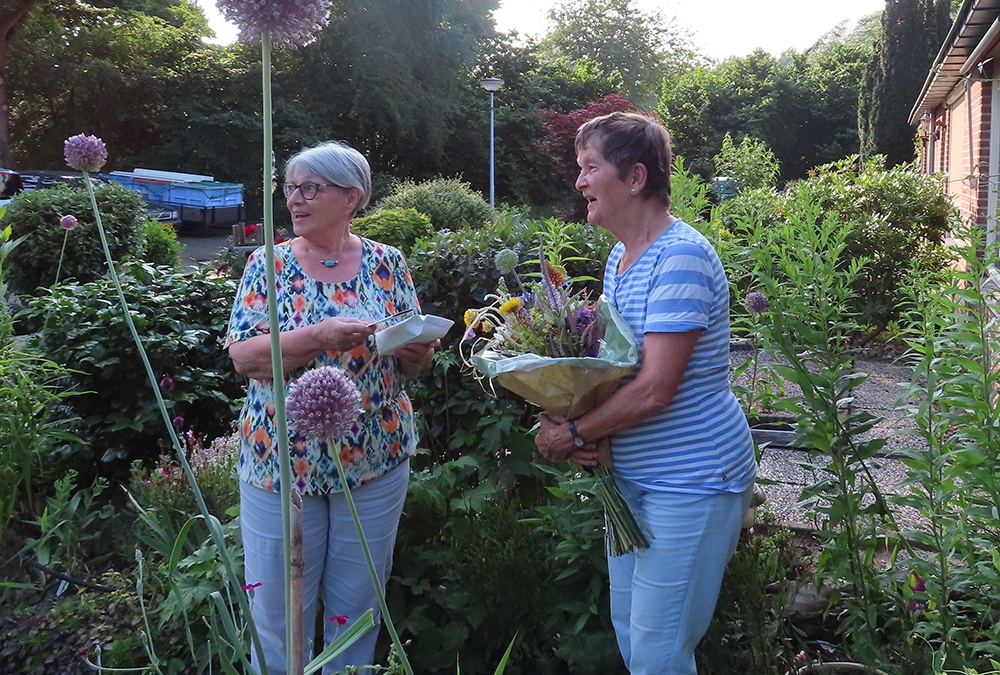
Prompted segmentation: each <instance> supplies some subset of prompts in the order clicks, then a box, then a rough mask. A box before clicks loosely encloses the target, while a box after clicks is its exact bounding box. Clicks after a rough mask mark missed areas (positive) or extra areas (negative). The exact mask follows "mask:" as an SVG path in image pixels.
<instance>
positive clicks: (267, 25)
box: [216, 0, 330, 49]
mask: <svg viewBox="0 0 1000 675" xmlns="http://www.w3.org/2000/svg"><path fill="white" fill-rule="evenodd" d="M216 5H217V6H218V7H219V11H220V12H222V15H223V16H224V17H226V18H227V19H228V20H230V21H232V22H233V23H235V24H236V25H237V26H238V27H239V29H240V39H241V40H243V41H244V42H254V41H256V40H258V39H259V38H260V35H261V33H263V32H264V31H267V33H268V35H269V37H270V39H271V44H273V45H275V46H278V47H288V48H289V49H295V48H296V47H304V46H305V45H307V44H309V43H310V42H312V41H313V40H314V39H316V33H318V32H319V31H321V30H322V29H323V27H324V26H326V25H327V23H329V18H330V0H218V2H216Z"/></svg>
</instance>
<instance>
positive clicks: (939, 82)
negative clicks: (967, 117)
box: [909, 0, 1000, 126]
mask: <svg viewBox="0 0 1000 675" xmlns="http://www.w3.org/2000/svg"><path fill="white" fill-rule="evenodd" d="M998 17H1000V0H963V2H962V6H961V7H960V8H959V10H958V15H957V17H956V18H955V23H953V24H952V26H951V30H950V31H949V32H948V37H947V38H945V41H944V44H943V45H941V50H940V51H939V52H938V55H937V56H936V57H935V59H934V64H933V65H932V66H931V69H930V72H929V73H928V75H927V79H926V80H925V81H924V87H923V89H922V90H921V91H920V96H919V97H918V98H917V102H916V104H915V105H914V106H913V110H912V111H911V112H910V119H909V122H910V124H912V125H914V126H916V125H917V124H919V123H920V116H921V115H923V114H924V113H925V112H931V111H933V110H934V108H936V107H938V106H939V105H941V104H942V103H943V102H944V100H945V99H946V98H947V96H948V94H949V93H950V92H951V90H952V89H954V88H955V85H957V84H958V83H959V82H960V81H961V80H962V79H963V78H964V77H965V76H966V75H967V74H968V73H969V72H970V70H971V68H972V66H974V65H976V64H975V63H969V61H970V57H972V56H973V55H977V56H979V55H984V54H985V53H986V52H987V51H989V49H990V48H991V47H992V46H993V45H994V44H996V43H997V42H998V41H1000V20H998Z"/></svg>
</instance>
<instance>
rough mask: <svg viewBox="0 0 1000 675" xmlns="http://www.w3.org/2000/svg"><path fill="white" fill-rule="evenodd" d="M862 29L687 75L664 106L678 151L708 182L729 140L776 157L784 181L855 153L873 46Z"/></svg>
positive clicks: (668, 94) (728, 61) (666, 90)
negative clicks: (751, 143) (755, 144)
mask: <svg viewBox="0 0 1000 675" xmlns="http://www.w3.org/2000/svg"><path fill="white" fill-rule="evenodd" d="M856 31H857V29H856V30H855V31H854V32H852V33H850V34H848V35H846V36H844V35H842V34H840V33H837V34H828V35H827V36H825V38H823V39H821V40H820V41H819V42H818V43H817V44H816V45H814V46H813V47H812V48H810V49H809V50H807V51H806V52H804V53H798V52H795V51H794V50H789V51H787V52H785V53H784V54H782V55H781V57H780V58H775V57H774V56H771V55H770V54H768V53H766V52H764V51H763V50H757V51H756V52H754V53H752V54H749V55H748V56H745V57H738V58H731V59H726V60H725V61H722V62H721V63H719V64H716V65H714V66H711V67H709V66H702V67H699V68H695V69H694V70H692V71H690V72H688V73H685V74H683V75H681V76H680V77H679V78H678V79H677V81H676V82H675V83H674V84H673V85H672V86H671V87H665V88H664V90H663V95H662V97H661V99H660V105H659V107H658V110H659V113H660V116H661V117H662V118H663V119H664V120H665V122H666V125H667V128H668V129H669V130H670V133H671V134H672V136H673V139H674V149H675V151H676V153H677V154H678V155H680V156H682V157H684V159H685V160H686V161H687V163H688V166H689V167H690V168H691V170H692V171H695V172H697V173H699V174H700V175H702V176H704V177H706V178H707V177H709V176H711V175H712V172H713V170H714V164H713V160H712V158H713V157H714V156H715V155H716V154H717V153H718V152H719V151H720V150H721V148H722V144H723V139H724V138H725V136H726V134H731V135H732V139H733V142H734V143H739V142H740V141H742V139H743V138H746V137H752V138H755V139H759V140H760V141H762V142H763V143H764V144H765V145H767V146H768V147H769V148H770V149H771V151H772V152H773V153H774V155H775V158H776V159H777V160H778V162H779V164H780V166H781V174H780V177H779V178H780V179H781V180H782V181H788V180H793V179H796V178H802V177H804V176H805V175H806V173H807V172H808V171H809V170H810V169H811V168H813V167H815V166H818V165H820V164H825V163H828V162H831V161H834V160H837V159H840V158H841V157H844V156H846V155H849V154H854V153H857V151H858V137H857V123H856V120H857V96H858V92H859V90H860V86H861V74H862V71H863V68H864V64H865V63H867V61H868V58H869V55H870V53H871V48H870V47H866V46H864V42H863V41H859V40H858V39H857V38H856ZM841 40H842V41H841Z"/></svg>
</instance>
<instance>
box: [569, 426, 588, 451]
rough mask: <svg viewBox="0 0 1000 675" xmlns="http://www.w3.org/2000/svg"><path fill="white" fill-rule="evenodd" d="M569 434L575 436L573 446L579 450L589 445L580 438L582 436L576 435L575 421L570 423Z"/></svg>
mask: <svg viewBox="0 0 1000 675" xmlns="http://www.w3.org/2000/svg"><path fill="white" fill-rule="evenodd" d="M569 432H570V433H571V434H573V445H575V446H576V447H578V448H582V447H583V446H585V445H586V444H587V441H585V440H583V438H581V437H580V434H578V433H576V422H574V421H573V420H570V421H569Z"/></svg>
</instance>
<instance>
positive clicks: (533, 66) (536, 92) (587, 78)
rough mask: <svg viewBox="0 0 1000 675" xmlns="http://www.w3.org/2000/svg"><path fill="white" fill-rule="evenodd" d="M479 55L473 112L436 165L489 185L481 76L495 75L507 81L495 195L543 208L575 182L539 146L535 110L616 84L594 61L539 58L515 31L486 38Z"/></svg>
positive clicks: (572, 102)
mask: <svg viewBox="0 0 1000 675" xmlns="http://www.w3.org/2000/svg"><path fill="white" fill-rule="evenodd" d="M480 54H481V56H480V58H479V59H478V60H477V63H476V66H475V68H474V69H473V71H472V76H471V77H470V78H469V80H468V86H469V88H470V91H471V94H472V96H473V97H474V105H473V107H472V108H470V111H471V114H469V115H466V116H465V118H464V119H463V120H461V121H458V122H457V123H456V125H455V126H454V127H453V130H452V134H451V136H450V137H449V140H448V144H447V146H446V150H445V153H444V161H443V162H442V164H441V165H440V168H441V171H442V172H443V173H444V174H445V175H457V174H462V175H464V176H465V178H466V179H467V180H468V181H469V182H471V183H472V184H473V186H476V187H477V188H479V189H481V190H483V191H484V192H485V191H486V190H487V189H488V176H489V165H488V157H489V148H488V143H489V110H488V98H487V96H486V95H485V92H484V91H483V90H482V88H481V87H480V85H479V81H480V80H481V79H482V78H483V77H499V78H502V79H503V80H504V85H503V88H502V89H501V90H500V91H499V92H497V94H496V96H495V99H496V129H495V136H496V160H495V164H496V180H495V183H496V194H497V198H498V199H499V200H500V201H505V202H507V203H509V204H523V205H543V206H548V205H552V204H555V203H559V202H562V201H564V200H565V199H566V197H567V196H569V195H572V194H573V186H572V183H571V182H570V183H567V182H566V181H565V180H564V179H563V177H562V176H560V175H559V173H558V171H557V170H556V164H555V161H554V160H553V158H552V157H551V156H549V155H548V154H546V153H543V152H540V151H539V150H538V145H539V143H541V141H542V139H543V138H544V137H545V134H546V131H545V126H544V118H543V117H542V115H540V114H539V113H538V111H539V110H541V109H544V110H558V111H568V110H574V109H576V108H582V107H583V106H584V105H586V103H587V102H588V101H595V100H597V99H600V98H601V97H603V96H606V95H607V94H609V93H611V92H615V91H618V90H619V88H620V87H619V86H618V82H617V81H616V80H613V79H611V78H607V77H604V76H603V75H601V73H600V72H599V71H598V70H597V68H596V67H595V65H594V64H593V63H591V62H580V63H577V64H576V65H575V66H572V67H571V66H569V65H568V64H566V63H564V62H560V63H553V62H550V61H542V60H541V59H540V57H539V54H538V47H537V45H536V44H534V43H531V42H529V43H527V44H516V37H515V36H514V35H503V36H497V37H496V38H494V39H490V40H487V41H486V42H484V43H483V44H482V46H481V48H480Z"/></svg>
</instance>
